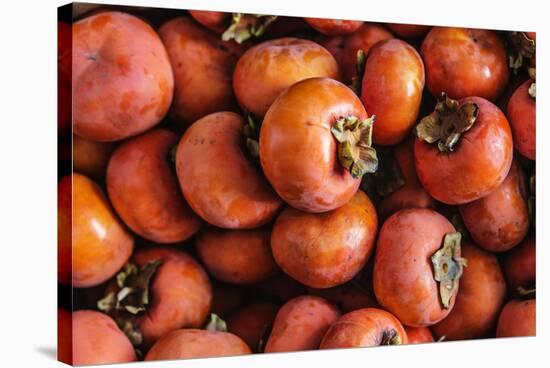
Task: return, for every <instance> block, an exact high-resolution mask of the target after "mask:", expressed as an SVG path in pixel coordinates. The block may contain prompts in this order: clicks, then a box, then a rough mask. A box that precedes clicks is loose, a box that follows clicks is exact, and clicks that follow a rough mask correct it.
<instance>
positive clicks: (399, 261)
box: [373, 208, 456, 327]
mask: <svg viewBox="0 0 550 368" xmlns="http://www.w3.org/2000/svg"><path fill="white" fill-rule="evenodd" d="M454 232H455V228H454V227H453V225H452V224H451V223H450V222H449V221H448V220H447V219H446V218H445V217H443V216H442V215H440V214H439V213H437V212H435V211H432V210H429V209H424V208H416V209H407V210H401V211H398V212H396V213H395V214H393V215H392V216H390V218H388V219H387V220H386V222H384V225H382V228H381V229H380V234H379V236H378V242H377V245H376V253H375V258H374V271H373V283H374V293H375V295H376V299H377V300H378V303H380V305H381V306H382V307H384V308H385V309H387V310H389V311H390V312H392V313H393V314H395V315H396V316H397V318H399V320H400V321H401V322H402V323H404V324H406V325H407V326H412V327H423V326H431V325H433V324H435V323H437V322H439V321H441V320H442V319H443V318H445V317H446V316H447V315H448V314H449V312H450V311H451V310H452V308H453V305H454V303H455V298H456V292H455V293H454V294H453V295H452V297H451V300H450V302H449V308H448V309H445V308H444V307H443V305H442V303H441V300H440V294H439V283H438V282H437V281H436V280H435V278H434V271H433V265H432V262H431V256H432V255H433V254H434V253H435V252H436V251H438V250H439V249H440V248H441V247H442V245H443V239H444V237H445V235H446V234H448V233H454Z"/></svg>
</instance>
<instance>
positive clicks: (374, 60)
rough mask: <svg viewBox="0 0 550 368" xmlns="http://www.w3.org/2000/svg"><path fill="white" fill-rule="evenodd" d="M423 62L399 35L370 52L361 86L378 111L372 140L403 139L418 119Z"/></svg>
mask: <svg viewBox="0 0 550 368" xmlns="http://www.w3.org/2000/svg"><path fill="white" fill-rule="evenodd" d="M423 89H424V64H423V63H422V59H421V58H420V55H418V52H416V50H415V49H414V48H413V47H412V46H411V45H409V44H408V43H406V42H405V41H402V40H399V39H390V40H387V41H383V42H381V43H379V44H377V45H376V46H374V47H373V48H372V49H371V50H370V52H369V55H368V58H367V63H366V65H365V73H364V75H363V81H362V86H361V101H362V102H363V104H364V105H365V108H366V109H367V111H368V112H369V114H372V115H376V121H375V123H374V128H373V141H374V143H376V144H381V145H392V144H396V143H399V142H400V141H402V140H403V139H404V138H405V137H406V136H407V135H408V134H409V133H410V131H411V129H412V127H413V126H414V124H415V123H416V118H417V115H418V110H419V109H420V102H421V99H422V90H423Z"/></svg>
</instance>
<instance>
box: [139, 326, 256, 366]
mask: <svg viewBox="0 0 550 368" xmlns="http://www.w3.org/2000/svg"><path fill="white" fill-rule="evenodd" d="M251 353H252V352H251V351H250V348H249V347H248V345H247V344H246V343H245V342H244V341H243V340H241V339H240V338H239V337H237V336H236V335H233V334H232V333H229V332H221V331H206V330H196V329H185V330H176V331H172V332H170V333H168V334H166V335H164V336H163V337H162V338H161V339H160V340H158V341H157V342H156V344H155V345H153V347H152V348H151V350H149V352H148V353H147V355H146V356H145V360H146V361H149V360H173V359H188V358H211V357H220V356H234V355H245V354H251Z"/></svg>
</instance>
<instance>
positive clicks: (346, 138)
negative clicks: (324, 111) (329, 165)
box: [331, 115, 378, 178]
mask: <svg viewBox="0 0 550 368" xmlns="http://www.w3.org/2000/svg"><path fill="white" fill-rule="evenodd" d="M375 119H376V117H375V116H374V115H373V116H371V117H370V118H368V119H365V120H359V119H358V118H357V117H355V116H351V115H350V116H347V117H341V118H340V119H338V120H336V123H335V124H334V125H333V126H332V128H331V132H332V135H333V136H334V138H336V140H337V141H338V159H339V161H340V164H341V165H342V166H343V167H344V168H346V169H348V170H349V172H350V174H351V176H353V177H354V178H361V177H362V176H363V175H364V174H366V173H374V172H376V170H377V169H378V157H377V156H376V150H375V149H374V148H373V147H372V124H373V123H374V121H375Z"/></svg>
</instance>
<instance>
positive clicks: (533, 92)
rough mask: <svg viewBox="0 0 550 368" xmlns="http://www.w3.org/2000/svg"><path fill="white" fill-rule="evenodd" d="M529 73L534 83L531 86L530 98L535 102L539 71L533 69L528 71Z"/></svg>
mask: <svg viewBox="0 0 550 368" xmlns="http://www.w3.org/2000/svg"><path fill="white" fill-rule="evenodd" d="M527 72H528V73H529V77H530V78H531V80H532V81H533V83H531V85H530V86H529V96H531V97H532V98H533V100H534V99H536V98H537V82H536V80H537V69H536V68H533V67H531V68H529V69H527Z"/></svg>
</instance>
